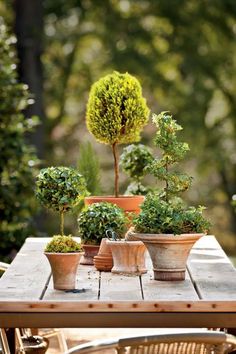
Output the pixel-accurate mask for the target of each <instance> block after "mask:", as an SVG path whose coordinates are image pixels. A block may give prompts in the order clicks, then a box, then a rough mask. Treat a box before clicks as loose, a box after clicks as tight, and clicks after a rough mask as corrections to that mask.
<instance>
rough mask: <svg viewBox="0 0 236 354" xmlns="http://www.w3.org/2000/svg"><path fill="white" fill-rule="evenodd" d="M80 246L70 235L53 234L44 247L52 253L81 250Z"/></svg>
mask: <svg viewBox="0 0 236 354" xmlns="http://www.w3.org/2000/svg"><path fill="white" fill-rule="evenodd" d="M81 251H82V246H81V244H80V243H79V242H77V241H75V240H74V239H73V238H72V236H71V235H68V236H64V235H54V236H53V238H52V239H51V241H50V242H48V244H47V245H46V247H45V252H50V253H51V252H53V253H70V252H81Z"/></svg>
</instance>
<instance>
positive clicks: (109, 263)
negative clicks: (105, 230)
mask: <svg viewBox="0 0 236 354" xmlns="http://www.w3.org/2000/svg"><path fill="white" fill-rule="evenodd" d="M93 261H94V265H95V268H96V269H97V270H100V271H103V272H110V271H111V268H112V267H113V258H112V253H111V248H110V246H109V245H108V244H107V238H103V239H102V241H101V244H100V248H99V251H98V255H97V256H95V257H94V259H93Z"/></svg>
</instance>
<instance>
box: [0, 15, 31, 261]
mask: <svg viewBox="0 0 236 354" xmlns="http://www.w3.org/2000/svg"><path fill="white" fill-rule="evenodd" d="M15 43H16V40H15V37H13V36H11V35H9V34H8V32H7V29H6V27H5V25H4V23H3V20H2V18H1V17H0V67H1V70H0V179H1V189H0V219H1V223H0V250H1V251H0V255H1V257H4V256H10V257H11V256H14V251H16V250H17V249H18V248H19V247H20V246H21V244H22V242H23V240H24V239H25V238H26V237H27V236H29V232H30V223H31V217H32V213H33V210H34V209H35V203H34V193H33V187H34V181H33V179H34V170H35V165H36V163H37V158H36V156H35V154H34V149H33V148H32V147H31V146H29V145H26V143H25V134H26V132H30V131H32V129H33V127H34V126H35V124H36V121H37V120H36V119H35V118H30V119H27V120H26V119H25V117H24V115H23V114H22V111H23V110H24V109H25V108H26V107H27V106H28V104H29V103H30V102H31V101H32V99H30V97H29V93H28V90H27V86H26V85H24V84H20V83H18V81H17V78H16V64H15V62H16V60H15V53H14V49H13V46H14V45H15Z"/></svg>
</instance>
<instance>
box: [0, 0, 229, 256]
mask: <svg viewBox="0 0 236 354" xmlns="http://www.w3.org/2000/svg"><path fill="white" fill-rule="evenodd" d="M0 23H1V25H2V24H3V23H5V24H6V25H7V27H8V32H9V34H11V33H13V34H14V35H15V36H16V38H17V43H16V44H15V48H16V56H17V59H16V60H17V69H16V70H17V73H18V78H19V81H20V82H23V83H26V84H28V86H29V89H30V92H31V98H33V99H34V104H31V105H30V106H29V107H28V108H27V109H24V111H23V113H24V116H25V118H24V119H26V120H29V119H31V117H32V116H34V115H37V116H38V117H39V120H40V124H39V125H37V126H36V128H35V132H34V133H31V132H27V133H26V134H25V143H26V144H30V145H33V146H34V147H35V149H36V155H37V158H39V159H40V160H41V162H39V161H37V158H36V157H35V158H32V156H31V158H30V159H28V167H29V169H30V173H32V182H31V183H28V184H27V183H23V182H22V178H21V183H22V186H23V187H22V188H20V186H21V184H18V191H17V192H12V191H11V183H12V181H11V179H10V177H9V176H8V179H7V177H6V172H5V179H4V181H3V179H1V182H2V183H1V195H0V213H1V215H2V216H1V219H2V223H1V227H0V247H1V251H0V252H1V258H2V259H4V258H6V257H7V258H9V257H13V256H14V253H15V252H16V251H17V249H18V247H20V245H21V244H22V242H23V240H24V238H25V237H26V236H29V235H34V236H37V235H44V234H48V235H52V234H53V233H57V232H58V218H57V216H56V215H54V214H49V213H46V214H42V213H41V212H40V210H39V207H38V205H37V203H36V202H35V199H34V193H33V184H34V182H33V181H34V176H35V174H37V169H38V168H40V167H42V166H51V165H65V166H77V165H78V161H79V159H80V153H81V149H82V147H83V146H84V144H86V142H88V141H89V142H91V144H92V147H93V151H94V155H95V156H96V159H98V160H99V162H100V179H101V189H102V193H104V194H105V193H106V194H107V193H112V192H113V190H112V188H113V173H112V154H111V151H110V148H109V147H108V146H105V145H101V144H98V143H97V142H96V141H95V140H94V138H93V137H92V136H91V135H90V134H89V132H88V131H87V128H86V124H85V112H86V103H87V99H88V93H89V90H90V87H91V85H92V83H93V82H94V81H96V80H97V79H99V78H100V77H101V76H103V75H105V74H108V73H110V72H112V71H113V70H118V71H120V72H126V71H128V72H129V73H130V74H133V75H135V76H136V77H137V78H138V79H139V81H140V83H141V85H142V87H143V94H144V96H145V97H146V99H147V103H148V106H149V108H150V109H151V111H152V112H155V113H159V112H161V111H162V110H170V111H171V112H172V113H173V115H174V117H175V119H176V120H177V121H178V123H179V124H181V125H182V126H183V128H184V130H183V131H182V133H181V139H182V140H184V141H186V142H188V143H189V145H190V149H191V150H190V152H189V153H188V155H187V158H186V159H185V161H184V162H183V163H182V164H181V168H183V169H184V170H185V171H188V173H189V174H190V175H192V176H194V182H193V186H192V188H191V189H190V191H189V192H188V193H187V194H186V195H185V197H186V199H187V200H188V202H189V203H191V204H194V205H198V204H201V205H206V206H207V210H206V214H207V216H208V217H209V218H210V220H211V222H212V229H211V233H214V234H215V235H216V237H217V239H218V240H219V242H220V243H221V245H222V246H223V247H224V249H225V250H226V252H227V253H228V254H230V255H236V214H235V209H234V206H233V205H232V196H233V195H234V194H235V193H236V95H235V92H236V1H234V0H198V1H196V0H169V1H166V0H81V1H79V0H66V1H65V0H15V1H12V0H1V2H0ZM0 63H1V58H0ZM0 66H1V65H0ZM0 85H2V90H4V82H2V83H1V82H0ZM31 101H32V99H31ZM29 103H32V102H29ZM0 107H1V102H0ZM0 110H1V108H0ZM10 114H11V112H10V111H9V112H8V116H9V115H10ZM3 119H5V118H3V115H2V116H1V114H0V120H1V121H3ZM6 119H8V118H6ZM2 127H3V126H2ZM30 131H31V130H30ZM0 134H1V141H2V144H3V146H4V142H6V141H7V139H6V135H7V131H6V128H5V126H4V129H3V128H1V133H0ZM154 134H155V129H154V128H153V126H152V124H151V120H150V124H148V126H147V127H146V128H145V129H144V131H143V134H142V143H145V144H147V145H148V146H150V147H152V145H153V144H152V140H153V137H154ZM122 148H123V146H120V151H121V152H122ZM13 155H14V154H12V156H11V158H10V159H12V160H11V161H13V159H14V157H15V155H14V156H13ZM8 162H9V161H8ZM8 162H7V161H5V159H4V158H3V156H2V157H1V172H2V171H4V168H5V165H7V163H8ZM21 163H22V161H21V160H19V161H18V162H17V164H16V165H15V169H16V170H18V171H19V170H20V166H21ZM9 174H10V172H9ZM15 178H20V177H19V174H18V176H16V177H15ZM146 183H151V184H155V181H153V180H147V182H146ZM127 184H128V181H127V178H126V177H125V175H122V180H121V190H122V191H124V190H125V189H126V186H127ZM8 189H9V190H10V191H11V193H7V190H8ZM22 201H23V202H24V210H23V212H22V210H21V208H23V207H22V204H21V203H22ZM14 208H15V209H14ZM8 209H9V210H11V212H10V211H9V210H8ZM7 210H8V213H7V212H6V211H7ZM12 210H17V212H15V213H14V215H15V217H14V222H13V221H12V218H10V217H9V215H11V214H12ZM66 227H67V230H68V232H73V233H74V234H75V233H76V218H75V217H71V218H68V219H67V224H66Z"/></svg>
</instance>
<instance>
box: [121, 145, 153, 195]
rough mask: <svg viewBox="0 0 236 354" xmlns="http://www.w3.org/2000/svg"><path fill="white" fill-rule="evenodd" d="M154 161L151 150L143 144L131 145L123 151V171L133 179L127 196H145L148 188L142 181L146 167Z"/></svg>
mask: <svg viewBox="0 0 236 354" xmlns="http://www.w3.org/2000/svg"><path fill="white" fill-rule="evenodd" d="M152 160H153V156H152V153H151V150H150V149H149V148H148V147H147V146H145V145H143V144H131V145H128V146H127V147H125V148H124V149H123V153H122V154H121V156H120V166H121V168H122V170H123V171H124V172H125V173H126V174H127V175H128V176H129V177H130V178H131V183H130V184H129V186H128V188H127V190H126V194H134V195H137V194H140V195H145V194H147V192H148V190H149V189H148V188H147V187H145V186H143V185H142V183H141V181H142V179H143V177H144V176H145V174H146V173H147V171H146V166H147V165H148V164H150V163H151V162H152Z"/></svg>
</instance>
